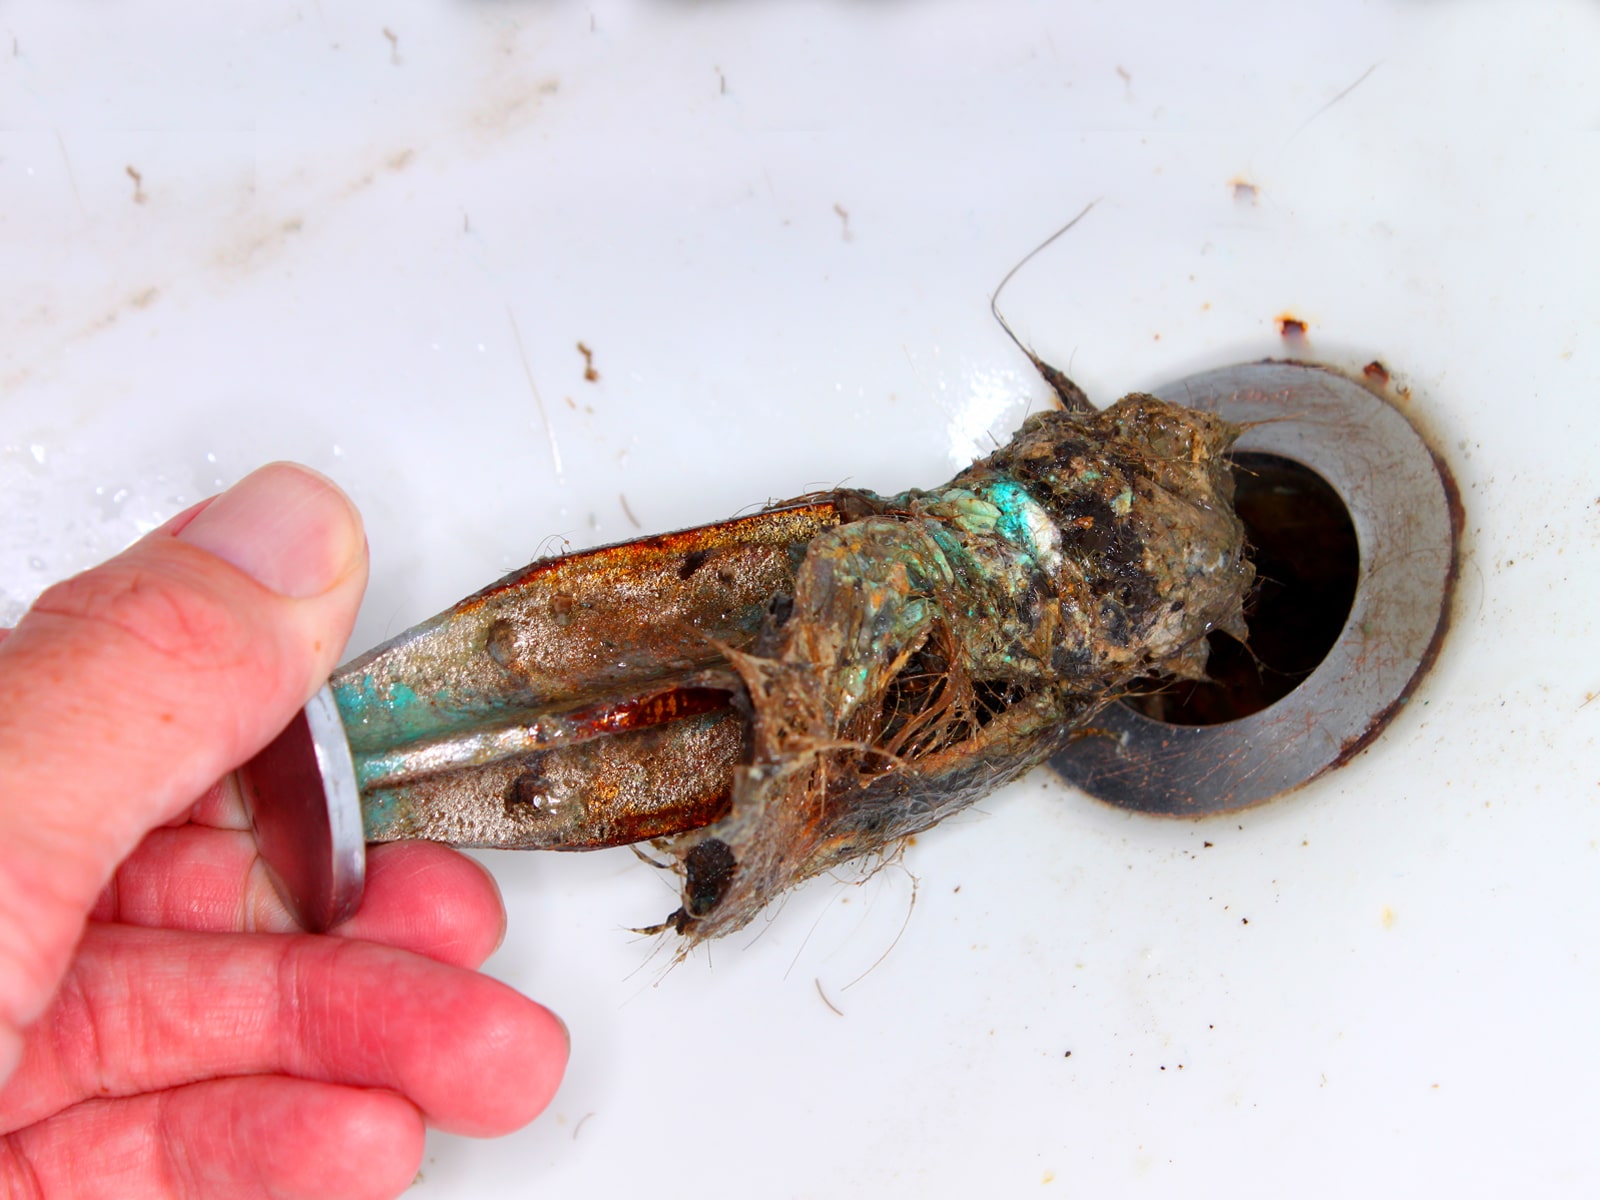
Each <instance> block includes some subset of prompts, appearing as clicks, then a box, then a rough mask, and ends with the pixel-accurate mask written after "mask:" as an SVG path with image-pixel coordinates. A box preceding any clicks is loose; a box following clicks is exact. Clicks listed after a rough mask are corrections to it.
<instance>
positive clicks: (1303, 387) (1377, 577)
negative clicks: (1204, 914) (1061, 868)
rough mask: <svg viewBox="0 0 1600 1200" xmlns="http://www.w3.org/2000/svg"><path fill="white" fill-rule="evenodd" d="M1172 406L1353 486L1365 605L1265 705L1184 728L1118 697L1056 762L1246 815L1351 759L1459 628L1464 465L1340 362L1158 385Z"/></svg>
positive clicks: (1359, 603) (1212, 809) (1186, 805)
mask: <svg viewBox="0 0 1600 1200" xmlns="http://www.w3.org/2000/svg"><path fill="white" fill-rule="evenodd" d="M1155 394H1156V395H1157V396H1160V397H1161V398H1162V399H1164V400H1170V401H1172V402H1174V403H1177V404H1184V405H1188V406H1189V407H1191V408H1198V409H1204V410H1208V411H1212V412H1216V413H1219V414H1220V415H1222V416H1223V417H1226V418H1227V419H1228V420H1230V421H1233V422H1235V423H1237V424H1241V425H1244V424H1250V423H1252V422H1261V423H1260V424H1256V425H1254V426H1253V427H1252V428H1250V429H1248V430H1247V431H1246V432H1245V434H1244V435H1243V436H1242V437H1241V438H1240V439H1239V441H1238V444H1237V445H1236V447H1235V449H1237V450H1241V451H1255V452H1259V453H1263V454H1272V455H1277V456H1278V457H1281V458H1286V459H1289V460H1291V461H1292V462H1296V463H1299V464H1300V465H1302V466H1304V467H1307V468H1309V469H1310V470H1312V471H1314V472H1316V473H1317V474H1318V475H1320V476H1321V477H1322V478H1323V479H1325V480H1326V481H1327V482H1328V484H1329V485H1330V486H1331V487H1332V488H1333V489H1334V491H1335V492H1337V493H1338V495H1339V498H1340V500H1341V501H1343V503H1344V505H1345V508H1346V510H1347V511H1348V512H1349V515H1350V519H1351V522H1352V524H1354V526H1355V530H1356V538H1357V542H1358V545H1359V573H1358V576H1357V583H1356V594H1355V599H1354V601H1353V602H1352V604H1351V606H1350V615H1349V617H1348V618H1347V619H1346V620H1345V623H1344V627H1343V628H1342V629H1341V630H1340V632H1339V636H1338V638H1337V640H1336V641H1335V642H1334V644H1333V646H1332V647H1331V648H1330V649H1329V651H1328V653H1327V656H1326V657H1325V658H1324V659H1323V660H1322V662H1321V663H1319V664H1318V665H1317V667H1316V669H1315V670H1314V671H1313V672H1312V673H1311V675H1310V676H1309V677H1307V678H1306V679H1305V681H1304V682H1302V683H1301V684H1300V686H1299V687H1297V688H1295V689H1294V690H1293V691H1291V692H1290V693H1289V694H1288V695H1286V696H1284V697H1283V698H1282V699H1280V700H1279V701H1277V703H1275V704H1272V705H1269V706H1268V707H1267V708H1264V709H1262V710H1261V711H1260V712H1255V713H1251V714H1250V715H1249V716H1246V717H1242V718H1240V719H1238V720H1235V721H1228V722H1225V723H1223V724H1219V725H1204V726H1195V725H1168V724H1163V723H1161V722H1159V721H1154V720H1151V719H1150V718H1148V717H1145V716H1143V715H1141V714H1140V713H1137V712H1135V711H1134V710H1133V709H1131V708H1129V707H1127V706H1126V705H1122V704H1116V705H1112V706H1110V707H1109V708H1107V709H1105V710H1104V711H1102V712H1101V713H1100V715H1099V716H1097V717H1096V718H1095V721H1094V724H1095V726H1096V727H1097V728H1099V729H1101V730H1104V731H1105V732H1106V733H1108V734H1109V735H1110V736H1105V737H1100V736H1089V737H1085V738H1082V739H1081V740H1079V741H1077V742H1074V743H1073V744H1072V745H1071V746H1069V747H1068V748H1067V749H1066V750H1064V751H1063V752H1061V753H1060V754H1058V755H1056V757H1055V758H1053V759H1052V760H1051V766H1053V767H1054V768H1055V769H1056V770H1057V771H1058V772H1060V773H1061V775H1062V776H1063V777H1064V778H1065V779H1066V780H1067V781H1068V782H1069V783H1071V784H1073V785H1075V786H1077V787H1079V788H1082V789H1083V790H1084V791H1086V792H1088V793H1089V794H1090V795H1093V796H1096V797H1098V798H1099V799H1101V800H1104V801H1106V802H1108V803H1110V804H1115V805H1117V806H1118V807H1120V808H1128V809H1133V810H1135V811H1138V812H1146V813H1159V814H1165V815H1169V816H1201V815H1204V814H1207V813H1222V812H1232V811H1234V810H1235V809H1240V808H1245V807H1247V806H1249V805H1252V804H1259V803H1261V802H1262V801H1264V800H1270V799H1272V798H1273V797H1275V796H1279V795H1282V794H1283V793H1284V792H1287V791H1291V790H1292V789H1294V788H1297V787H1299V786H1300V785H1301V784H1303V783H1307V782H1309V781H1310V780H1312V779H1315V778H1316V777H1317V776H1319V775H1321V774H1322V773H1323V772H1324V771H1328V770H1331V769H1332V768H1333V767H1336V766H1339V765H1341V764H1343V763H1344V762H1346V761H1348V760H1349V759H1350V758H1351V757H1352V756H1353V755H1354V754H1356V753H1357V752H1358V751H1360V750H1361V749H1362V748H1363V747H1365V746H1366V745H1367V744H1368V743H1369V742H1371V741H1372V739H1373V738H1375V737H1377V735H1378V734H1379V732H1381V731H1382V729H1383V727H1384V726H1385V725H1387V724H1388V723H1389V721H1390V719H1391V718H1392V717H1393V716H1394V715H1395V713H1396V712H1398V711H1399V710H1400V709H1401V708H1402V707H1403V706H1404V705H1405V702H1406V700H1407V698H1408V697H1409V696H1410V694H1411V691H1412V689H1413V688H1415V686H1416V684H1417V681H1418V680H1419V679H1420V678H1421V677H1422V675H1423V674H1424V673H1425V672H1426V671H1427V669H1428V667H1429V666H1430V665H1431V664H1432V662H1433V659H1434V655H1435V654H1436V653H1437V650H1438V646H1439V641H1440V639H1441V638H1442V637H1443V636H1444V631H1445V627H1446V625H1447V623H1448V613H1449V607H1450V594H1451V591H1452V589H1453V587H1454V584H1455V578H1456V568H1457V554H1456V546H1457V541H1458V537H1459V534H1460V527H1461V507H1460V501H1459V497H1458V495H1457V492H1456V488H1455V482H1454V480H1453V479H1452V478H1451V476H1450V472H1449V469H1448V468H1447V467H1445V465H1444V464H1443V463H1442V462H1441V461H1439V459H1438V458H1437V457H1436V456H1435V455H1434V453H1433V451H1432V450H1430V449H1429V447H1428V444H1427V443H1426V442H1425V441H1423V439H1422V436H1421V435H1420V434H1419V433H1418V432H1417V431H1416V429H1415V428H1413V427H1412V425H1411V423H1410V422H1409V421H1407V420H1406V418H1405V417H1404V416H1403V415H1402V414H1401V413H1400V411H1399V410H1398V409H1396V408H1395V407H1394V406H1393V405H1391V404H1389V403H1388V402H1387V401H1385V400H1383V399H1380V398H1379V397H1378V396H1377V395H1375V394H1374V393H1373V392H1371V391H1369V390H1368V389H1367V388H1366V387H1364V386H1362V385H1361V384H1359V383H1356V382H1355V381H1353V380H1351V379H1349V378H1347V377H1345V376H1344V375H1341V374H1339V373H1337V372H1335V371H1333V370H1330V369H1328V368H1325V367H1318V366H1311V365H1308V364H1303V363H1284V362H1264V363H1250V364H1246V365H1242V366H1234V367H1224V368H1222V369H1221V370H1217V371H1208V372H1205V373H1204V374H1200V375H1193V376H1190V377H1189V378H1187V379H1181V380H1179V381H1177V382H1176V383H1173V384H1169V385H1167V386H1165V387H1161V388H1157V389H1156V390H1155Z"/></svg>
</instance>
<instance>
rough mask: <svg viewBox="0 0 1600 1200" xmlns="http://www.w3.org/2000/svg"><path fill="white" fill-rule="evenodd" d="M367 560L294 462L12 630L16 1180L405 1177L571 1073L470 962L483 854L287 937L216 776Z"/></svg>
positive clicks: (9, 906)
mask: <svg viewBox="0 0 1600 1200" xmlns="http://www.w3.org/2000/svg"><path fill="white" fill-rule="evenodd" d="M366 572H367V555H366V545H365V540H364V538H363V535H362V532H361V525H360V518H359V517H358V515H357V514H356V512H355V509H354V508H353V507H352V506H351V505H350V503H349V501H348V500H346V499H345V498H344V496H343V494H342V493H341V492H339V491H338V490H337V489H336V488H334V487H333V486H332V485H331V484H329V483H328V482H327V481H326V480H324V479H322V478H321V477H320V476H317V475H315V474H313V473H311V472H308V471H306V470H304V469H302V468H296V467H291V466H286V465H282V464H279V465H275V466H271V467H266V468H263V469H262V470H260V471H258V472H256V473H255V474H254V475H252V476H250V477H249V478H248V479H246V480H245V481H243V482H242V483H240V484H239V485H238V486H237V487H235V488H233V489H232V490H231V491H229V492H227V493H225V494H224V495H223V496H221V497H219V498H216V499H215V500H213V501H208V502H206V503H203V504H199V505H196V506H195V507H194V508H191V509H190V510H188V511H187V512H185V513H183V514H181V515H180V516H178V517H176V518H174V519H173V520H172V521H170V522H169V523H168V524H167V525H165V526H163V527H162V528H161V529H159V530H157V531H155V532H154V533H152V534H150V535H149V536H148V537H146V538H144V539H142V540H141V541H140V542H138V543H136V544H135V545H134V546H132V547H131V548H130V549H128V550H127V551H125V552H124V553H123V554H122V555H120V556H118V557H117V558H115V559H113V560H112V561H111V562H109V563H106V564H105V565H103V566H101V567H98V568H96V569H94V570H92V571H89V572H86V573H85V574H83V575H80V576H78V577H77V578H75V579H72V580H68V581H67V582H66V583H63V584H60V585H58V586H57V587H54V588H52V589H50V590H49V591H47V592H46V593H45V594H44V595H43V596H41V597H40V598H39V601H38V603H36V604H35V605H34V607H33V609H32V610H31V611H30V612H29V613H28V614H27V615H26V616H24V617H23V618H22V620H21V622H20V623H19V624H18V625H17V628H16V629H15V630H14V631H12V632H11V633H10V635H9V636H7V637H4V640H3V641H0V1081H4V1080H5V1078H6V1076H7V1075H8V1074H9V1075H10V1079H9V1081H8V1082H5V1083H4V1086H0V1193H3V1194H5V1195H13V1194H15V1195H29V1194H37V1195H57V1194H72V1195H101V1194H105V1195H115V1196H118V1197H129V1196H143V1195H169V1194H178V1195H228V1196H240V1197H243V1196H255V1195H262V1196H267V1195H271V1196H338V1197H358V1196H387V1195H394V1194H395V1193H397V1192H399V1191H401V1190H402V1189H404V1188H405V1187H406V1186H408V1185H409V1184H410V1183H411V1181H412V1179H413V1178H414V1176H415V1173H416V1169H417V1164H418V1162H419V1161H420V1159H421V1154H422V1139H423V1128H424V1123H425V1122H426V1123H427V1124H431V1125H435V1126H437V1127H439V1128H441V1129H446V1130H451V1131H455V1132H460V1133H468V1134H475V1135H483V1136H488V1135H495V1134H500V1133H506V1132H509V1131H510V1130H512V1129H516V1128H518V1127H520V1126H521V1125H523V1124H525V1123H527V1122H528V1121H530V1120H532V1119H533V1117H534V1116H536V1115H537V1114H538V1113H539V1111H540V1110H541V1109H543V1108H544V1106H545V1105H546V1104H547V1103H548V1101H549V1099H550V1097H551V1095H552V1094H553V1093H554V1091H555V1088H556V1085H557V1083H558V1082H559V1080H560V1077H561V1072H562V1070H563V1068H564V1066H565V1063H566V1055H567V1041H566V1032H565V1029H564V1028H563V1027H562V1025H561V1023H560V1022H559V1020H558V1019H557V1018H555V1017H554V1016H553V1015H552V1014H551V1013H549V1012H548V1011H547V1010H546V1009H544V1008H541V1007H540V1006H539V1005H537V1004H534V1003H533V1002H532V1001H530V1000H526V999H524V998H523V997H521V996H519V995H518V994H517V993H515V992H513V991H512V990H511V989H509V988H507V987H505V986H504V985H502V984H500V983H497V982H495V981H494V980H491V979H488V978H487V977H485V976H482V975H479V974H477V973H476V972H475V971H473V970H472V968H474V967H476V966H478V965H479V964H480V963H482V961H483V960H484V959H485V958H486V957H488V955H489V954H490V953H491V952H492V951H493V950H494V948H495V946H496V945H497V944H498V942H499V939H500V936H501V934H502V932H503V929H504V912H503V910H502V908H501V906H500V899H499V894H498V892H497V890H496V888H495V885H494V883H493V881H492V880H491V879H490V878H489V876H488V874H487V872H485V871H483V870H482V869H481V868H480V867H478V866H477V865H476V864H475V863H473V862H472V861H471V860H469V859H467V858H465V857H463V856H461V855H458V854H455V853H454V852H453V851H450V850H446V849H444V848H443V847H440V846H434V845H430V844H426V843H410V844H398V845H393V846H382V847H377V848H375V849H374V850H373V852H372V853H371V856H370V858H369V864H368V879H367V888H366V896H365V901H364V904H363V907H362V909H361V911H360V913H358V914H357V916H356V917H355V918H353V919H352V920H351V921H349V922H347V923H346V924H345V925H344V926H342V927H341V928H340V929H338V930H337V931H335V933H334V934H333V935H329V936H312V935H310V934H306V933H301V932H295V926H294V923H293V921H292V920H291V919H290V917H289V915H288V914H287V912H286V911H285V910H284V908H283V905H282V904H281V902H279V900H278V898H277V896H276V894H275V893H274V892H273V889H272V887H271V884H270V883H269V882H268V880H267V877H266V874H265V871H264V868H263V867H262V864H261V863H260V861H259V860H258V859H257V858H256V855H255V850H254V844H253V842H252V839H251V836H250V833H249V831H248V826H247V822H246V820H245V817H244V814H243V810H242V807H241V805H240V803H239V799H238V792H237V789H236V787H235V786H234V784H233V782H232V778H231V776H229V777H226V778H223V781H222V783H220V784H217V783H215V781H216V780H217V779H219V777H224V776H225V774H226V773H227V772H229V771H231V770H232V769H233V768H234V767H236V766H237V765H238V764H240V763H241V762H243V761H245V760H246V759H248V758H249V757H250V756H251V755H253V754H254V753H255V752H256V751H258V750H259V749H260V748H261V747H262V746H264V745H265V744H266V743H267V742H268V741H270V740H271V738H272V737H273V736H274V735H275V734H276V732H277V731H278V730H279V729H280V728H282V726H283V725H285V724H286V723H287V722H288V720H289V718H290V716H291V715H292V714H293V713H294V711H295V710H296V709H297V708H298V707H299V706H300V705H301V704H303V703H304V702H305V701H306V699H307V698H308V697H309V696H310V694H311V693H312V691H313V690H315V688H316V687H317V686H318V684H319V683H320V682H321V681H322V680H323V679H324V678H325V677H326V675H327V674H328V672H329V671H330V670H331V669H332V667H333V665H334V663H335V661H336V660H337V658H338V656H339V653H340V651H341V650H342V648H343V646H344V643H345V639H346V638H347V637H348V636H349V632H350V627H351V624H352V623H353V621H354V619H355V613H356V607H357V605H358V603H359V601H360V597H361V592H362V589H363V587H364V586H365V583H366ZM0 636H3V635H0ZM197 797H198V798H199V799H198V800H197V799H196V798H197Z"/></svg>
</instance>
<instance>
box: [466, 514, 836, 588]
mask: <svg viewBox="0 0 1600 1200" xmlns="http://www.w3.org/2000/svg"><path fill="white" fill-rule="evenodd" d="M843 519H844V517H843V514H842V513H840V512H839V510H838V507H837V506H836V505H835V504H834V503H833V502H832V501H822V502H820V503H816V504H797V505H793V506H791V507H788V508H774V509H769V510H767V511H766V512H759V513H755V514H753V515H751V516H748V517H735V518H734V519H733V520H731V521H720V522H718V523H717V524H715V525H700V526H696V527H695V528H693V529H682V530H679V531H677V532H676V533H660V534H655V535H654V536H652V537H645V538H636V539H634V540H633V541H629V542H615V543H613V544H612V545H609V546H600V547H597V548H596V549H593V550H584V551H580V552H579V553H577V554H565V555H561V556H560V557H558V558H547V559H540V560H539V561H538V562H535V563H531V564H530V565H529V566H528V567H527V568H526V569H524V570H522V571H520V572H518V573H517V574H515V575H511V576H508V577H506V578H505V579H502V580H500V581H499V582H498V583H492V584H490V585H489V586H488V587H486V588H484V589H483V590H482V591H481V592H477V593H475V594H474V595H471V596H468V597H467V598H466V599H465V600H463V601H461V603H459V604H457V605H456V607H455V609H454V611H455V612H457V613H468V612H473V611H475V610H476V609H479V608H481V607H483V605H484V604H485V603H487V602H488V601H489V600H492V599H493V598H494V597H496V596H499V595H502V594H504V593H506V592H510V591H515V590H517V589H519V588H524V587H527V586H529V585H530V584H532V583H534V582H535V581H539V580H541V579H542V578H543V577H544V576H548V575H552V574H565V573H566V572H568V571H574V570H589V571H596V570H598V571H607V572H614V573H616V574H618V575H636V574H640V573H645V572H649V571H654V570H659V568H660V567H661V566H662V564H663V561H675V560H677V559H681V558H682V557H683V556H684V555H687V554H692V553H694V552H695V551H697V550H700V551H710V550H718V549H721V548H723V547H725V546H730V545H737V544H739V543H741V542H743V543H746V544H757V545H774V546H775V545H782V544H786V543H789V542H794V541H809V540H810V539H811V538H812V537H815V536H816V534H817V533H819V532H821V531H822V530H823V529H828V528H831V527H833V526H835V525H838V524H839V523H840V522H841V521H842V520H843ZM808 525H809V526H811V528H810V530H809V532H808V531H807V526H808Z"/></svg>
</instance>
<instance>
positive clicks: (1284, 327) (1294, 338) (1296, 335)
mask: <svg viewBox="0 0 1600 1200" xmlns="http://www.w3.org/2000/svg"><path fill="white" fill-rule="evenodd" d="M1277 322H1278V333H1279V334H1280V335H1281V336H1282V337H1283V340H1284V341H1286V342H1301V341H1304V340H1305V336H1306V330H1307V329H1308V328H1309V326H1308V325H1307V324H1306V322H1305V321H1304V320H1302V319H1301V318H1300V317H1297V316H1295V315H1293V314H1292V313H1280V314H1279V315H1278V317H1277Z"/></svg>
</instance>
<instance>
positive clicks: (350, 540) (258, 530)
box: [177, 463, 365, 600]
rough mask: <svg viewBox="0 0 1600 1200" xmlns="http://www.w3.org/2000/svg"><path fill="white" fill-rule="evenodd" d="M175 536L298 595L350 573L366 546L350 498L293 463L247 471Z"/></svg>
mask: <svg viewBox="0 0 1600 1200" xmlns="http://www.w3.org/2000/svg"><path fill="white" fill-rule="evenodd" d="M177 536H178V537H179V538H180V539H182V540H183V541H185V542H188V543H189V544H190V545H192V546H198V547H200V548H201V549H202V550H206V551H209V552H210V553H212V554H215V555H216V556H217V557H218V558H220V559H223V560H224V561H226V562H230V563H232V564H233V565H234V566H236V567H238V568H239V569H240V570H241V571H243V572H245V573H246V574H247V575H249V576H250V577H251V578H253V579H254V580H255V581H256V582H257V583H260V584H261V585H262V586H263V587H267V588H271V589H272V590H273V591H274V592H277V593H278V594H279V595H282V596H289V597H292V598H294V599H297V600H304V599H307V598H309V597H311V596H320V595H322V594H323V593H324V592H326V591H327V590H328V589H329V588H331V587H332V586H333V585H334V584H336V583H338V582H339V581H340V580H341V579H343V578H344V577H345V576H346V575H348V574H349V573H350V571H351V569H352V568H353V567H354V566H355V565H356V561H357V560H358V558H359V556H360V555H361V554H362V552H363V547H364V545H365V541H364V540H363V537H362V532H361V515H360V514H359V513H358V512H356V508H355V505H353V504H351V503H350V501H349V500H348V499H347V498H346V496H345V494H344V493H343V492H341V491H340V490H339V489H338V487H337V486H336V485H335V484H334V483H333V481H332V480H330V479H328V478H326V477H325V476H323V475H319V474H318V473H317V472H315V471H313V470H311V468H309V467H302V466H300V465H298V464H296V463H272V464H271V465H270V466H265V467H262V468H261V469H260V470H259V471H255V472H253V473H252V474H250V475H247V476H245V477H244V478H243V479H241V480H240V481H239V482H238V483H236V484H234V485H233V487H231V488H229V489H228V490H227V491H225V492H223V493H222V495H220V496H218V497H217V498H216V499H215V500H213V501H212V502H211V503H210V504H209V505H207V506H206V508H205V509H204V510H202V511H201V512H200V514H199V515H198V516H196V517H195V518H194V520H192V521H190V522H189V524H188V525H186V526H184V528H183V529H182V530H181V531H180V532H179V533H178V535H177Z"/></svg>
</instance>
